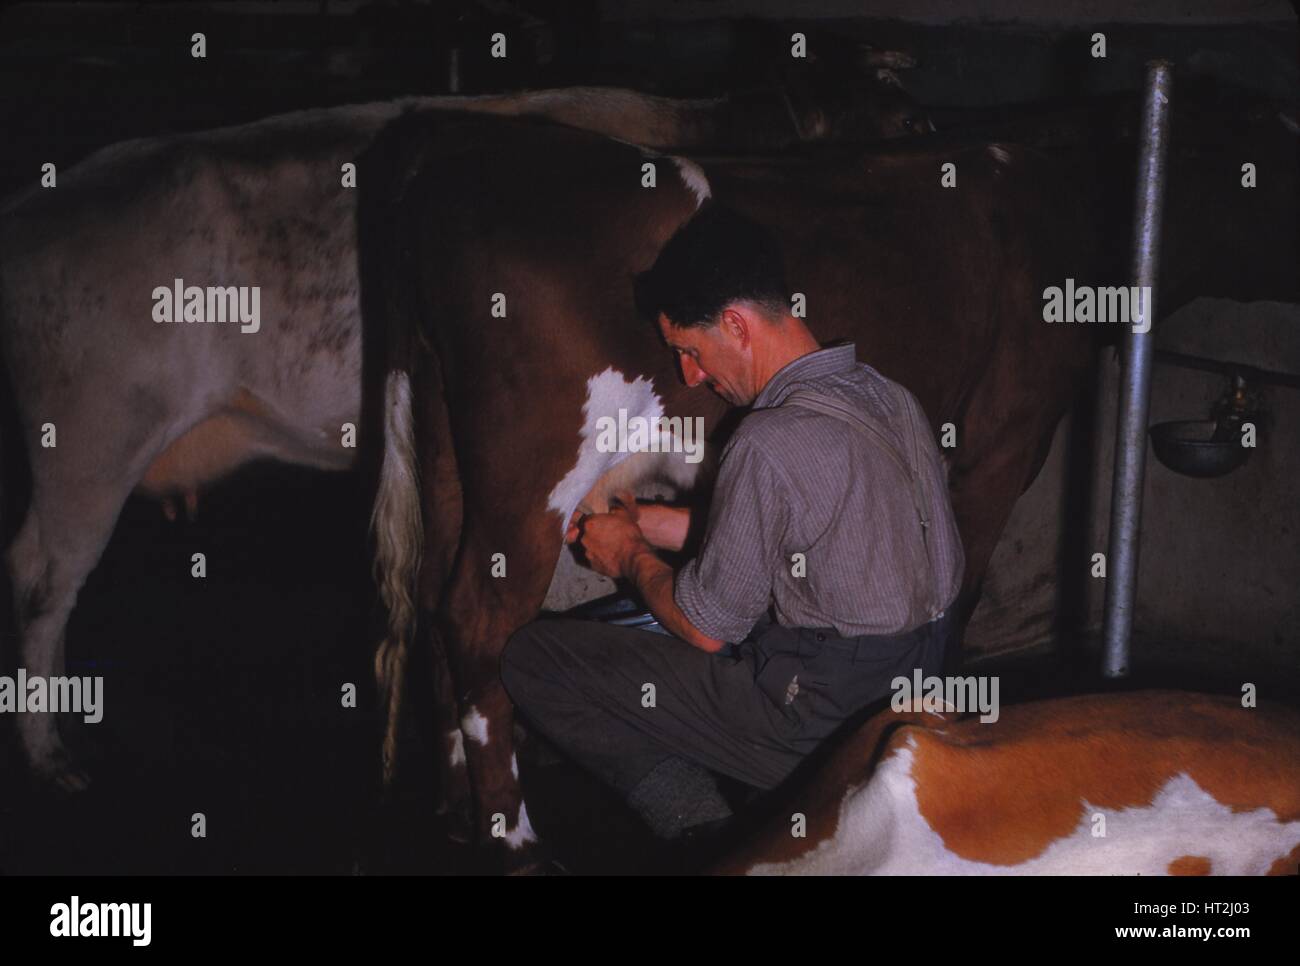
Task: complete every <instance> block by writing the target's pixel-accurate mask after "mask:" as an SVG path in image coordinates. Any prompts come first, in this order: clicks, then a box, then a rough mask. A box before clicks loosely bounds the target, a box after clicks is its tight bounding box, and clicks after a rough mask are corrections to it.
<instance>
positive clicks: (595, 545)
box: [565, 506, 726, 652]
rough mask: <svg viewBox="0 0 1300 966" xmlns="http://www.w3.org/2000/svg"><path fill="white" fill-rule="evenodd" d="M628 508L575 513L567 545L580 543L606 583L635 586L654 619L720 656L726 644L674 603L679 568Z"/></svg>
mask: <svg viewBox="0 0 1300 966" xmlns="http://www.w3.org/2000/svg"><path fill="white" fill-rule="evenodd" d="M642 512H644V511H643V510H642V509H641V508H637V511H636V512H635V514H634V513H633V512H631V511H629V510H628V509H627V508H626V506H616V507H614V509H612V510H610V511H609V512H608V513H597V514H593V515H591V516H586V517H584V516H582V514H581V513H575V514H574V518H573V520H572V521H571V523H570V524H569V530H568V533H567V534H566V536H565V540H566V541H567V542H569V543H573V542H575V541H579V542H581V544H582V548H583V550H584V552H585V553H586V555H587V561H588V563H589V564H590V565H591V567H592V569H593V570H595V571H596V572H597V573H601V574H604V575H605V576H606V577H622V578H624V579H626V580H629V581H631V582H632V584H633V585H635V587H636V589H637V592H638V593H639V594H640V595H641V599H642V600H644V601H645V603H646V606H647V607H649V608H650V613H652V614H654V616H655V618H656V619H657V620H658V621H659V623H660V624H662V625H663V626H664V627H666V628H667V629H668V630H669V632H671V633H672V634H675V635H676V636H677V637H679V638H681V639H682V640H683V641H686V643H688V644H691V645H693V646H694V647H698V648H700V650H703V651H709V652H714V651H720V650H722V648H723V647H725V646H726V642H725V641H720V640H717V639H716V638H712V637H709V636H708V635H707V634H704V633H703V632H701V631H700V630H699V628H697V627H696V626H695V625H694V624H693V623H691V621H690V619H689V618H688V617H687V616H686V615H685V614H684V613H682V610H681V608H680V607H678V606H677V602H676V600H674V599H673V578H674V575H673V568H672V567H670V566H668V564H667V563H665V562H664V561H662V560H660V559H659V557H658V556H656V555H655V552H654V550H653V549H651V547H650V543H649V542H648V541H647V539H646V537H645V534H644V533H643V532H642V531H641V530H640V529H639V527H638V522H637V521H638V518H639V517H640V515H641V513H642Z"/></svg>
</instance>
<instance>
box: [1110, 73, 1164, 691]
mask: <svg viewBox="0 0 1300 966" xmlns="http://www.w3.org/2000/svg"><path fill="white" fill-rule="evenodd" d="M1172 85H1173V78H1172V75H1171V65H1170V64H1169V62H1168V61H1165V60H1153V61H1151V62H1150V63H1148V64H1147V81H1146V97H1145V98H1144V101H1143V107H1142V115H1143V116H1142V144H1141V154H1140V157H1139V159H1138V178H1137V203H1136V208H1137V218H1136V222H1135V224H1134V230H1133V277H1134V285H1136V286H1137V287H1138V290H1139V292H1142V293H1145V292H1150V293H1151V294H1150V298H1149V299H1147V300H1144V301H1145V305H1144V311H1145V314H1146V317H1145V318H1144V320H1143V324H1142V325H1141V326H1130V327H1129V328H1128V331H1127V332H1126V333H1125V339H1124V365H1123V370H1122V373H1121V378H1120V400H1119V403H1120V405H1119V426H1118V431H1117V432H1116V436H1115V476H1114V481H1113V483H1112V486H1111V502H1110V548H1109V553H1108V555H1107V561H1106V564H1107V567H1106V574H1107V579H1106V616H1105V634H1106V645H1105V655H1104V659H1103V667H1102V671H1103V673H1104V674H1105V675H1106V677H1110V678H1118V677H1123V676H1125V675H1126V674H1128V665H1129V640H1130V637H1131V636H1132V631H1133V605H1134V601H1135V599H1136V596H1137V577H1138V534H1139V531H1140V530H1141V525H1142V481H1143V477H1144V474H1145V471H1146V455H1147V417H1148V410H1149V408H1150V402H1151V361H1152V357H1153V355H1154V352H1155V328H1154V326H1155V319H1156V267H1157V265H1158V264H1159V262H1160V218H1161V213H1162V209H1163V207H1164V188H1165V155H1166V153H1167V150H1166V149H1167V148H1168V144H1169V93H1170V89H1171V87H1172ZM1140 304H1141V303H1140ZM1143 327H1145V328H1146V331H1145V332H1140V331H1138V329H1140V328H1143Z"/></svg>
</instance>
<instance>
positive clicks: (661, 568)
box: [623, 547, 727, 653]
mask: <svg viewBox="0 0 1300 966" xmlns="http://www.w3.org/2000/svg"><path fill="white" fill-rule="evenodd" d="M623 576H624V577H626V578H627V579H628V580H630V581H631V582H632V583H633V584H634V585H635V586H636V589H637V593H639V594H640V595H641V599H642V600H644V601H645V603H646V606H647V607H649V608H650V613H652V614H654V616H655V618H656V619H657V620H658V621H659V623H660V624H662V625H663V626H664V627H666V628H667V629H668V630H669V631H670V632H671V633H673V634H675V635H676V636H677V637H680V638H681V639H682V640H683V641H685V642H686V643H688V644H690V645H692V646H693V647H698V648H699V649H700V650H702V651H708V652H710V653H716V652H717V651H720V650H722V649H723V648H724V647H726V646H727V645H726V642H725V641H720V640H718V639H717V638H715V637H709V636H708V635H707V634H705V633H703V632H702V631H701V630H700V629H699V628H697V627H696V626H695V625H694V624H692V623H691V622H690V619H689V618H687V616H686V615H685V614H683V613H682V609H681V608H680V607H678V606H677V601H676V600H674V599H673V577H674V573H673V568H672V567H670V566H668V564H667V563H665V562H664V561H662V560H660V559H659V557H657V556H656V555H655V553H654V551H653V550H650V549H649V548H648V547H646V548H642V549H639V550H637V551H635V552H634V553H633V554H632V555H631V557H630V559H629V560H628V563H627V566H626V568H625V571H624V574H623Z"/></svg>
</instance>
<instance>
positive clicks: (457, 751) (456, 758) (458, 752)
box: [447, 723, 486, 768]
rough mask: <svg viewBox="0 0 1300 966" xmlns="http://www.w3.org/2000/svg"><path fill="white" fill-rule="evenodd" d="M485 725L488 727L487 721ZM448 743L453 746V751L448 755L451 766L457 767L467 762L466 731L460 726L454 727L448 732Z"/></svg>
mask: <svg viewBox="0 0 1300 966" xmlns="http://www.w3.org/2000/svg"><path fill="white" fill-rule="evenodd" d="M484 727H485V729H486V723H485V724H484ZM447 743H448V744H449V745H450V746H451V751H450V752H449V753H448V756H447V757H448V761H449V762H450V763H451V767H452V768H455V767H456V766H457V765H463V764H465V732H463V731H461V730H460V729H459V728H452V729H451V730H450V731H448V732H447Z"/></svg>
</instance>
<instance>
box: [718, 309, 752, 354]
mask: <svg viewBox="0 0 1300 966" xmlns="http://www.w3.org/2000/svg"><path fill="white" fill-rule="evenodd" d="M718 326H719V327H720V329H721V332H722V334H724V335H726V336H727V337H728V338H731V339H735V340H736V341H737V342H739V343H740V347H741V348H742V349H745V348H748V347H749V340H750V339H751V338H752V337H753V334H752V333H751V331H750V322H749V319H747V318H746V317H745V315H744V313H743V312H741V311H740V310H738V309H736V308H735V307H734V306H728V307H727V308H725V309H723V310H722V317H721V318H719V319H718Z"/></svg>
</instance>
